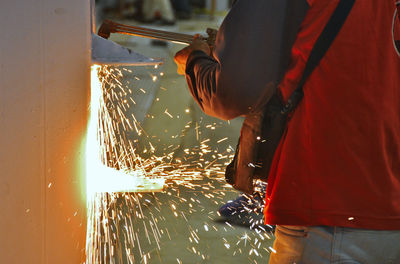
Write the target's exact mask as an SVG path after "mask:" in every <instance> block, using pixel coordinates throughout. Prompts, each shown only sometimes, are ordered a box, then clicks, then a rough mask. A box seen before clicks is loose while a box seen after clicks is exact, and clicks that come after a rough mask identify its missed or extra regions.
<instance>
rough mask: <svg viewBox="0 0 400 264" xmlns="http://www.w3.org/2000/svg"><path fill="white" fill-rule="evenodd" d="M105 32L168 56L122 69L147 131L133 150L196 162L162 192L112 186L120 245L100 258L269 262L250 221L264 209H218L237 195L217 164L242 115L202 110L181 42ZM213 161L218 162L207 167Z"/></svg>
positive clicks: (200, 26)
mask: <svg viewBox="0 0 400 264" xmlns="http://www.w3.org/2000/svg"><path fill="white" fill-rule="evenodd" d="M118 21H119V22H121V23H124V24H134V23H135V22H134V21H132V20H118ZM221 21H222V17H219V18H217V19H215V20H214V21H210V20H209V18H208V17H204V16H203V17H196V18H195V19H192V20H189V21H178V23H177V24H176V25H174V26H169V27H161V29H163V30H168V31H175V32H185V33H197V32H205V29H206V28H207V27H213V28H218V26H219V24H220V23H221ZM144 26H145V25H144ZM110 39H111V40H113V41H115V42H117V43H119V44H121V45H122V46H125V47H128V48H131V49H132V50H134V51H136V52H139V53H141V54H143V55H146V56H149V57H161V58H164V60H165V63H164V64H163V65H161V66H159V67H158V68H156V69H155V68H154V67H131V68H129V69H130V70H131V71H132V74H131V75H130V74H125V75H126V78H128V79H132V80H131V82H129V83H130V85H131V87H132V89H133V90H134V93H135V91H136V97H135V99H134V100H135V101H136V104H135V106H134V107H133V108H132V111H133V112H134V113H135V116H136V118H137V119H138V121H139V122H140V124H141V126H142V128H143V130H144V131H145V133H144V136H143V135H142V136H140V137H138V144H139V145H140V147H139V146H138V153H137V154H139V155H144V156H146V155H148V151H147V150H148V149H149V148H152V149H153V150H154V151H153V152H152V154H151V155H158V156H165V155H169V157H171V159H175V160H179V161H180V162H181V163H182V166H185V164H186V163H191V164H193V163H199V166H197V168H198V174H196V175H197V176H196V178H195V179H192V180H182V181H179V180H175V181H170V182H168V185H167V186H166V187H165V188H164V190H163V191H162V192H157V193H127V194H116V196H114V199H113V203H112V204H110V205H109V207H108V208H107V209H106V210H108V211H109V213H110V215H113V216H114V218H115V219H118V221H114V224H113V226H112V228H111V231H110V237H111V238H112V239H114V240H115V241H117V243H116V244H117V246H116V247H115V248H113V249H112V250H110V252H109V253H105V254H106V255H109V256H112V257H110V258H109V260H108V261H107V260H104V261H102V262H104V263H108V262H111V263H167V264H170V263H216V264H218V263H267V262H268V257H269V254H270V251H271V247H272V242H273V235H272V234H271V232H268V231H264V229H263V228H265V227H263V226H261V227H255V226H254V225H252V223H254V222H256V221H261V218H262V217H261V215H260V214H259V215H256V214H252V215H251V217H253V219H251V218H250V219H247V222H246V223H242V222H237V221H228V220H226V219H224V218H222V217H221V216H219V214H218V213H217V210H218V208H219V207H220V206H222V205H223V204H224V203H226V202H227V201H229V200H233V199H235V198H236V197H237V195H238V192H237V191H235V190H234V189H232V188H231V187H230V186H229V185H227V184H226V183H225V181H224V179H223V174H222V172H223V166H224V162H225V163H226V162H227V161H229V157H231V155H232V151H233V150H234V148H235V146H236V142H237V138H238V136H239V132H240V126H241V123H242V121H243V120H242V119H241V118H238V119H235V120H231V121H230V122H227V121H221V120H218V119H216V118H213V117H209V116H206V115H205V114H203V113H202V111H201V110H200V108H199V107H198V106H197V104H196V103H195V102H194V100H193V99H192V98H191V95H190V93H189V91H188V89H187V86H186V81H185V78H184V77H183V76H180V75H178V74H177V73H176V65H175V64H174V62H173V56H174V54H175V53H176V51H178V50H179V49H181V48H183V46H182V45H180V44H174V43H167V44H165V43H154V42H153V41H151V40H149V39H142V38H138V37H132V36H126V35H121V34H112V35H111V37H110ZM137 91H142V92H137ZM132 137H134V135H133V136H132ZM143 137H145V138H146V140H143ZM148 142H151V144H150V145H148V144H149V143H148ZM199 151H200V153H201V154H200V155H199ZM171 153H172V154H171ZM194 153H195V154H194ZM194 157H197V158H194ZM197 159H198V160H197ZM217 163H220V170H217V171H212V170H211V171H210V170H207V168H211V167H212V166H214V165H216V164H217ZM204 164H205V165H204ZM202 166H203V167H202ZM217 167H218V166H217ZM202 168H204V169H202ZM178 176H179V175H178ZM103 198H104V197H103ZM106 198H107V197H106ZM115 214H117V215H121V217H115ZM248 222H250V224H249V223H248ZM249 225H250V226H249ZM251 225H252V226H251ZM104 233H106V232H104V231H102V234H103V236H104ZM111 238H110V239H111ZM118 252H119V253H118ZM110 259H112V261H110Z"/></svg>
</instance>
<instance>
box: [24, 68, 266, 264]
mask: <svg viewBox="0 0 400 264" xmlns="http://www.w3.org/2000/svg"><path fill="white" fill-rule="evenodd" d="M127 72H128V73H129V74H132V73H133V72H132V71H131V70H128V69H125V68H124V69H122V70H119V69H118V68H115V67H111V66H93V68H92V79H91V80H92V85H91V86H92V91H91V116H90V121H89V127H88V133H87V134H88V135H87V140H86V141H87V145H86V168H87V173H86V175H87V176H86V180H87V182H86V186H87V195H88V202H87V210H88V212H87V215H88V221H87V240H86V241H87V243H86V264H92V263H151V262H152V256H157V255H159V252H160V251H161V250H162V246H163V244H164V245H165V242H166V241H172V240H175V237H174V236H175V235H177V234H176V231H174V230H169V229H168V228H167V227H166V225H165V222H166V221H167V220H166V219H167V218H165V217H164V214H165V213H166V212H165V209H166V208H167V210H169V213H170V215H172V216H173V217H174V219H176V222H177V223H184V225H185V226H187V230H188V236H189V240H190V241H192V242H193V243H194V244H193V245H194V246H190V247H188V249H190V251H191V252H193V253H194V254H195V255H196V256H198V257H199V258H200V257H201V258H202V259H203V260H205V259H207V261H209V262H211V263H212V260H210V259H209V256H208V255H207V254H202V252H201V251H202V249H201V248H200V249H199V248H196V247H197V246H199V245H201V243H206V242H202V234H203V235H204V232H214V231H215V232H224V230H225V232H229V231H230V230H227V229H226V228H225V227H223V228H217V226H215V225H212V224H210V223H212V222H210V223H203V224H202V225H200V226H195V227H192V226H191V225H190V224H191V221H190V219H191V218H192V217H193V216H192V215H191V214H194V213H201V214H206V215H207V217H208V218H207V219H210V221H213V220H215V219H216V218H218V217H219V216H218V213H217V212H214V211H213V212H208V211H207V207H206V205H203V204H202V199H204V198H206V199H207V200H209V201H210V202H212V203H213V204H216V205H218V204H221V202H225V201H224V199H225V191H229V190H232V187H231V186H229V185H227V184H224V183H223V182H224V171H225V168H224V164H225V163H227V162H228V161H229V159H230V158H232V155H226V153H225V154H223V153H222V154H220V153H216V150H215V149H213V148H211V147H210V146H209V145H208V144H209V143H210V142H212V141H211V139H210V138H206V139H204V138H202V131H204V129H205V128H206V129H211V130H215V129H217V128H218V124H216V123H213V124H204V123H203V122H202V121H199V122H197V121H196V122H193V123H188V124H187V125H185V127H184V129H183V130H182V132H181V133H177V134H175V133H174V134H175V135H174V136H173V137H174V138H175V139H179V138H182V137H184V136H185V135H186V134H187V133H188V132H189V131H192V132H194V133H195V134H196V140H197V142H198V143H200V144H198V145H197V146H195V147H194V148H185V149H182V150H181V149H180V148H179V146H176V145H174V144H171V145H169V146H166V147H165V148H164V149H163V150H160V147H158V146H157V145H154V144H153V142H152V141H153V140H156V138H153V137H152V136H150V135H148V134H147V133H146V131H145V130H144V129H143V127H142V126H141V124H140V122H142V120H141V121H140V122H139V121H138V120H137V119H136V118H135V116H134V115H133V114H130V113H129V114H127V112H128V111H127V109H129V107H130V106H129V104H130V103H131V102H132V103H133V104H134V105H135V104H136V100H135V98H132V95H133V94H134V93H132V90H131V89H132V87H128V86H126V82H124V81H123V80H122V77H123V73H127ZM160 76H162V74H160ZM133 78H134V79H135V80H138V81H139V80H141V79H140V78H138V77H133ZM147 78H150V80H149V81H150V82H151V80H152V78H153V77H152V76H148V77H147ZM132 83H133V82H132ZM160 89H161V90H163V91H167V89H166V88H163V87H161V88H160ZM136 90H139V91H141V92H143V93H146V91H145V90H144V89H142V88H140V89H136ZM157 101H159V99H158V100H157ZM185 112H187V113H188V112H190V110H189V109H187V111H186V110H185ZM164 113H165V114H166V115H168V116H169V117H170V118H173V116H172V115H171V114H170V113H169V112H168V110H167V109H166V110H165V112H164ZM153 118H154V117H153ZM132 135H134V138H135V139H133V138H132ZM193 136H194V135H193ZM138 138H139V139H140V141H139V139H138ZM225 141H228V138H227V137H226V138H222V139H220V140H218V143H220V144H222V145H221V146H222V149H225V148H228V145H226V146H225V145H224V144H225ZM139 142H141V143H143V145H144V146H145V149H143V151H142V153H146V154H147V155H148V157H147V158H143V157H141V156H140V155H139V154H138V151H137V149H138V144H139ZM230 148H231V147H230ZM230 148H228V149H230ZM177 150H180V151H183V153H185V155H184V157H182V158H179V159H178V158H176V153H175V151H177ZM156 152H159V153H160V152H162V153H163V154H161V155H160V156H156V155H155V153H156ZM211 158H212V159H211ZM205 178H207V181H208V180H213V181H215V182H216V183H217V184H218V186H219V187H218V188H219V189H217V188H216V187H215V185H214V183H213V184H212V183H210V182H208V183H205V181H204V180H205ZM50 186H51V185H50ZM162 187H164V188H166V189H165V190H163V191H162ZM182 188H185V189H187V190H190V192H191V193H192V194H193V196H192V197H190V198H189V197H186V198H184V197H181V194H180V192H181V189H182ZM156 191H157V192H160V191H162V192H160V193H157V195H164V196H165V197H167V198H168V199H164V200H162V199H159V198H158V197H157V195H155V194H154V193H146V194H145V193H141V192H156ZM200 197H203V198H202V199H199V198H200ZM165 200H168V201H171V202H170V207H169V206H168V204H166V202H163V201H165ZM27 210H29V209H27ZM26 212H28V211H26ZM76 215H77V213H75V214H74V216H76ZM70 220H71V219H70V218H69V221H70ZM226 225H228V226H229V227H231V228H232V229H233V228H234V227H233V226H232V225H230V224H229V223H226ZM221 226H222V225H221ZM221 226H220V227H221ZM203 229H204V230H203ZM202 232H203V233H202ZM260 233H261V231H259V233H256V232H255V233H254V235H257V236H258V235H259V234H260ZM237 239H238V240H240V239H241V238H240V237H237ZM203 240H204V239H203ZM245 241H250V235H249V238H248V239H246V240H245ZM245 244H246V242H245ZM247 244H248V245H247V247H250V248H251V249H254V250H256V249H259V248H260V242H255V243H249V242H248V243H247ZM221 247H225V248H226V249H230V248H233V247H235V242H234V241H229V240H227V239H225V238H223V245H222V244H221ZM254 250H253V251H252V252H253V253H254V254H253V255H256V256H258V253H259V252H257V250H256V251H254ZM244 252H245V251H243V253H244ZM247 252H248V251H247ZM235 254H242V251H241V249H240V248H239V249H238V250H235ZM265 254H266V253H265ZM259 257H262V254H260V256H259ZM183 261H185V260H183ZM183 261H182V260H181V258H177V262H178V263H183Z"/></svg>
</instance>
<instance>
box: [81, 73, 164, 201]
mask: <svg viewBox="0 0 400 264" xmlns="http://www.w3.org/2000/svg"><path fill="white" fill-rule="evenodd" d="M100 69H101V67H100V66H99V65H93V66H92V68H91V101H90V118H89V128H88V132H87V140H86V142H87V143H86V186H87V196H88V198H89V199H88V201H90V199H91V197H93V196H94V195H95V193H101V192H140V191H161V189H162V187H163V185H164V182H165V180H164V179H161V178H149V177H145V176H146V175H145V172H144V171H142V170H138V171H133V172H132V171H129V174H128V172H126V171H123V170H116V169H114V168H109V167H107V166H106V165H104V164H103V162H102V158H103V157H106V155H104V153H103V152H104V151H106V150H105V149H103V148H102V146H101V144H100V142H99V138H101V137H102V135H101V134H102V133H105V131H99V129H100V128H99V127H98V124H99V113H100V111H103V112H102V113H103V119H105V120H101V121H103V122H105V123H109V122H111V118H110V117H109V116H106V115H107V114H108V112H107V111H104V109H102V108H103V107H105V103H104V96H103V90H102V84H101V81H100V78H99V76H98V72H99V70H100ZM104 116H105V118H104ZM107 125H108V126H111V125H110V124H107ZM107 125H106V126H107ZM110 138H111V140H114V141H115V139H114V137H110ZM112 144H113V145H115V144H116V142H112Z"/></svg>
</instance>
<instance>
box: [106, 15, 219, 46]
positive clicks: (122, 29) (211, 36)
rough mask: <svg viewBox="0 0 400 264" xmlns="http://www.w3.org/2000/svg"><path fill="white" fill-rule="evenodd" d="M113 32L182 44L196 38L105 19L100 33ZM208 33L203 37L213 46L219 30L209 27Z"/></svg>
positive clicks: (108, 35) (107, 34)
mask: <svg viewBox="0 0 400 264" xmlns="http://www.w3.org/2000/svg"><path fill="white" fill-rule="evenodd" d="M111 33H121V34H125V35H132V36H139V37H145V38H152V39H160V40H166V41H172V42H177V43H182V44H191V43H192V41H193V39H194V36H193V35H188V34H182V33H175V32H169V31H163V30H157V29H151V28H144V27H138V26H128V25H124V24H120V23H116V22H113V21H110V20H105V21H104V22H103V24H102V25H101V27H100V29H99V32H98V35H99V36H101V37H103V38H106V39H108V38H109V37H110V34H111ZM207 34H208V37H203V39H204V40H205V41H207V43H208V45H210V47H213V46H214V42H215V38H216V35H217V30H215V29H207Z"/></svg>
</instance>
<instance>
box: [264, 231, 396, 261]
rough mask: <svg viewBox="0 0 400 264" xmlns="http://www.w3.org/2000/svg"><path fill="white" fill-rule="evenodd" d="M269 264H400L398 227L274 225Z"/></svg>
mask: <svg viewBox="0 0 400 264" xmlns="http://www.w3.org/2000/svg"><path fill="white" fill-rule="evenodd" d="M275 237H276V239H275V242H274V251H275V252H272V253H271V256H270V260H269V264H294V263H296V264H328V263H329V264H388V263H390V264H400V230H396V231H378V230H369V229H355V228H343V227H326V226H314V227H304V226H283V225H280V226H277V227H276V231H275Z"/></svg>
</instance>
